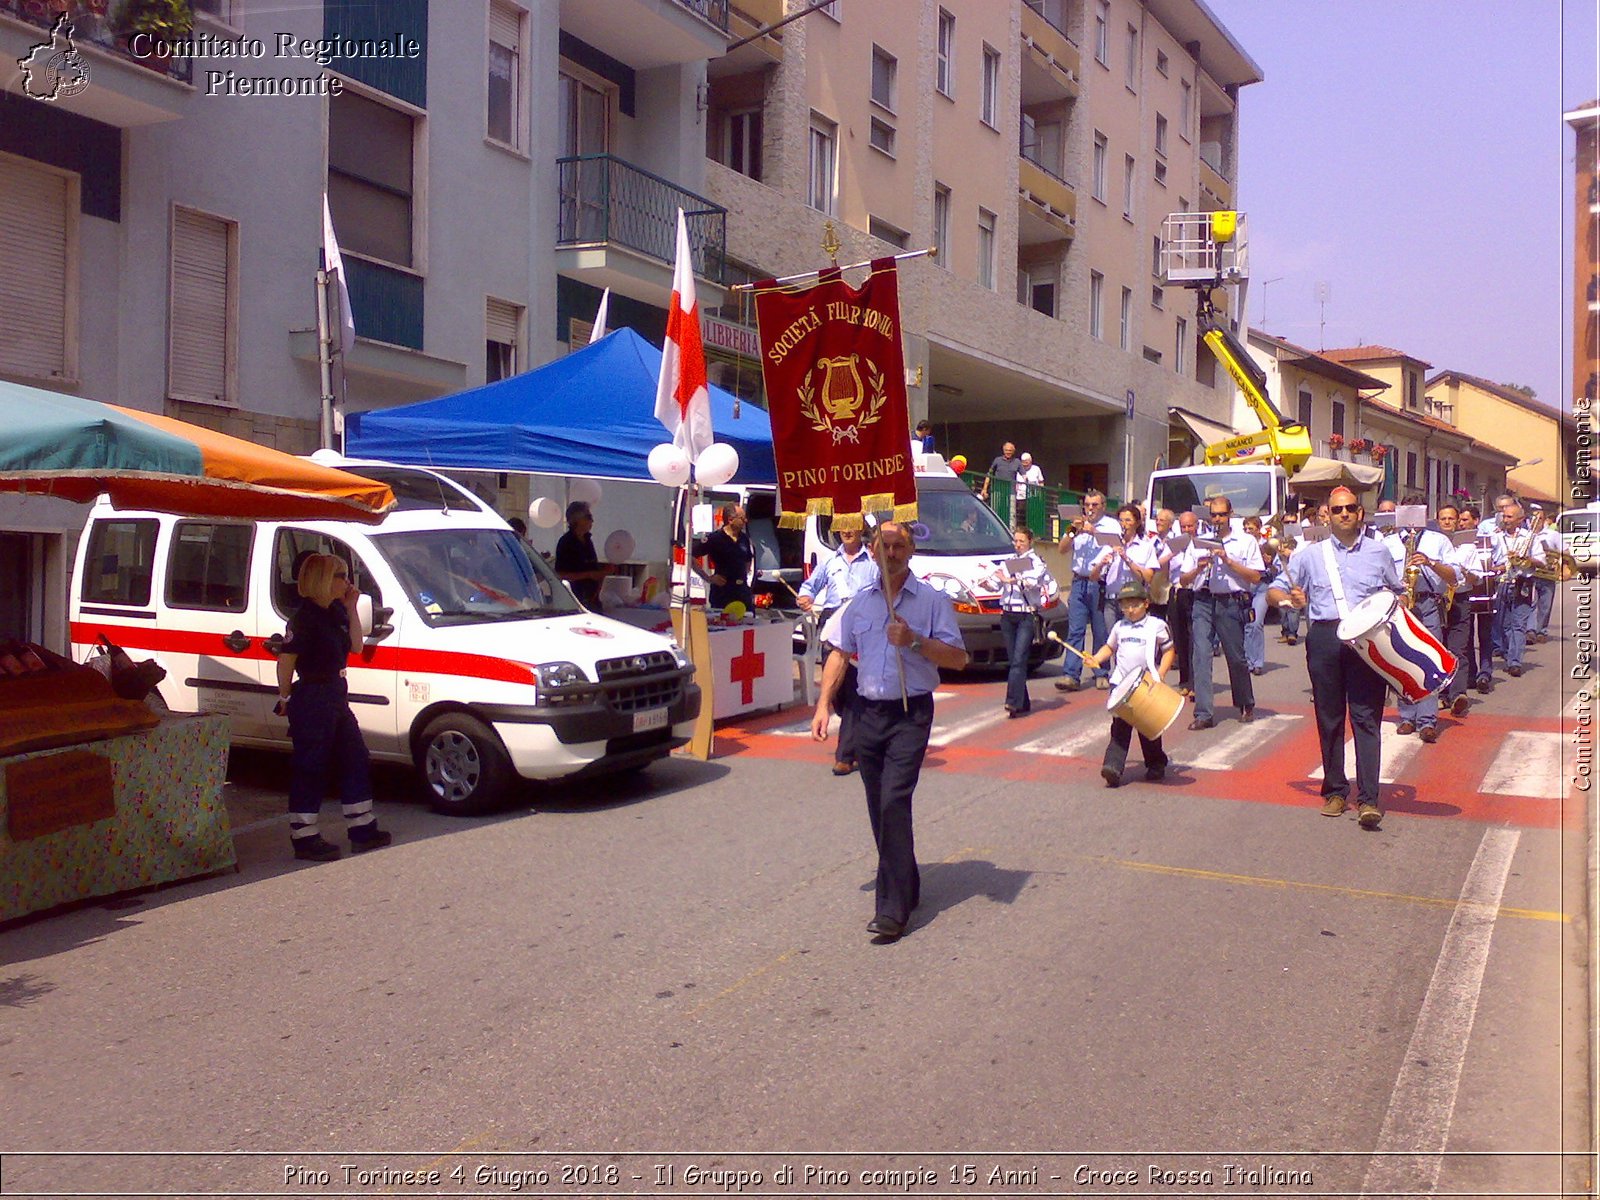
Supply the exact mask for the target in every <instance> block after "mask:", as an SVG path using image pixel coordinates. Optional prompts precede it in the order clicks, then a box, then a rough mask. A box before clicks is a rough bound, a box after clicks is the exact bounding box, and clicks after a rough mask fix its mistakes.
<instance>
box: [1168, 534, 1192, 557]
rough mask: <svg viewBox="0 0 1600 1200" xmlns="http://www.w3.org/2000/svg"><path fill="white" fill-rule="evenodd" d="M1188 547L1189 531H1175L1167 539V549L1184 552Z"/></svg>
mask: <svg viewBox="0 0 1600 1200" xmlns="http://www.w3.org/2000/svg"><path fill="white" fill-rule="evenodd" d="M1188 548H1189V535H1188V534H1187V533H1175V534H1173V535H1172V536H1171V537H1170V538H1168V539H1167V549H1168V550H1171V551H1172V552H1173V553H1174V554H1182V553H1183V552H1184V551H1185V550H1187V549H1188Z"/></svg>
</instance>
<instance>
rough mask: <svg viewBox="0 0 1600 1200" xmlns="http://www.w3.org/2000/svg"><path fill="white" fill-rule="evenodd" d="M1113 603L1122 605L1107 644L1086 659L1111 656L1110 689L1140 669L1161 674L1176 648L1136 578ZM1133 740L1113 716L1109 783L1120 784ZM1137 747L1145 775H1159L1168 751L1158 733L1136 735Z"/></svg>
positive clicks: (1097, 662) (1099, 662)
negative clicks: (1154, 615)
mask: <svg viewBox="0 0 1600 1200" xmlns="http://www.w3.org/2000/svg"><path fill="white" fill-rule="evenodd" d="M1117 606H1118V607H1119V608H1121V609H1122V620H1120V621H1118V622H1117V623H1116V624H1115V625H1113V626H1112V627H1111V634H1110V636H1109V637H1107V638H1106V644H1105V645H1104V646H1102V647H1100V649H1099V650H1097V651H1096V652H1095V653H1094V655H1093V656H1092V657H1091V658H1090V660H1089V662H1090V664H1091V665H1092V666H1096V667H1100V666H1104V665H1105V663H1106V662H1107V660H1109V659H1111V658H1112V657H1113V656H1115V658H1116V661H1115V663H1114V664H1113V665H1112V667H1111V692H1112V694H1113V695H1115V694H1116V691H1117V687H1118V685H1120V684H1122V683H1123V682H1125V681H1126V680H1128V679H1130V678H1133V677H1135V676H1138V675H1140V674H1142V673H1143V672H1144V671H1145V670H1149V671H1151V672H1153V673H1154V674H1155V676H1156V678H1157V679H1161V678H1163V677H1165V675H1166V674H1167V672H1168V671H1170V670H1172V666H1173V663H1175V662H1176V661H1177V658H1178V655H1177V651H1176V649H1175V648H1174V646H1173V644H1172V633H1171V631H1170V630H1168V628H1167V623H1166V622H1165V621H1163V620H1162V619H1161V618H1160V617H1153V616H1151V615H1150V594H1149V593H1148V592H1147V591H1146V590H1145V586H1144V584H1143V583H1141V582H1140V581H1139V580H1137V579H1130V580H1128V581H1127V582H1126V583H1124V584H1123V585H1122V587H1121V588H1120V589H1118V591H1117ZM1132 740H1133V726H1132V725H1130V724H1128V722H1126V721H1124V720H1123V719H1122V718H1121V717H1112V718H1111V741H1110V743H1109V744H1108V745H1107V746H1106V757H1105V765H1104V766H1102V767H1101V768H1100V774H1101V776H1102V777H1103V778H1104V779H1105V781H1106V786H1107V787H1118V786H1119V785H1120V784H1121V783H1122V768H1123V767H1124V766H1125V765H1127V762H1128V745H1129V743H1130V742H1131V741H1132ZM1139 749H1140V750H1142V751H1143V752H1144V777H1145V778H1146V779H1150V780H1157V779H1160V778H1161V777H1162V776H1163V775H1165V774H1166V771H1167V752H1166V751H1165V750H1163V749H1162V748H1161V739H1160V738H1158V737H1157V738H1147V737H1145V735H1144V734H1142V733H1141V734H1140V735H1139Z"/></svg>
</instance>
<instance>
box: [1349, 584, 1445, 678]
mask: <svg viewBox="0 0 1600 1200" xmlns="http://www.w3.org/2000/svg"><path fill="white" fill-rule="evenodd" d="M1338 632H1339V640H1340V641H1341V642H1343V643H1344V644H1345V645H1347V646H1349V647H1350V648H1351V649H1352V650H1354V651H1355V652H1356V653H1357V654H1359V655H1360V656H1361V661H1362V662H1364V663H1366V664H1367V665H1368V666H1369V667H1371V668H1372V669H1373V670H1374V671H1376V672H1377V673H1378V674H1379V675H1380V676H1381V677H1382V678H1383V681H1384V682H1385V683H1387V684H1388V685H1389V686H1390V687H1392V688H1393V689H1394V690H1395V691H1396V692H1398V693H1400V695H1401V696H1402V697H1403V698H1404V699H1406V700H1411V701H1417V700H1421V699H1423V698H1424V697H1425V696H1429V695H1431V694H1432V693H1434V692H1436V691H1438V690H1439V689H1440V688H1442V687H1443V686H1444V685H1445V684H1446V683H1448V682H1449V681H1450V676H1451V674H1452V673H1453V672H1454V671H1455V669H1456V656H1455V655H1454V654H1451V653H1450V651H1449V650H1447V649H1445V647H1444V645H1443V644H1442V643H1441V642H1440V641H1439V639H1438V638H1436V637H1434V636H1433V634H1432V633H1430V632H1429V631H1428V627H1427V626H1425V625H1424V624H1423V623H1422V622H1421V621H1419V620H1417V618H1416V617H1414V616H1412V614H1411V613H1410V612H1408V611H1407V610H1406V608H1405V606H1404V605H1403V604H1401V603H1400V597H1398V596H1396V595H1393V594H1392V593H1389V592H1379V593H1377V594H1376V595H1374V596H1368V597H1367V598H1366V599H1365V600H1363V601H1362V602H1361V603H1360V604H1358V605H1356V606H1355V607H1354V608H1352V609H1351V610H1350V612H1349V615H1347V616H1346V617H1345V618H1344V619H1343V620H1341V621H1340V622H1339V631H1338Z"/></svg>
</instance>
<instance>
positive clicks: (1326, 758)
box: [1306, 621, 1386, 804]
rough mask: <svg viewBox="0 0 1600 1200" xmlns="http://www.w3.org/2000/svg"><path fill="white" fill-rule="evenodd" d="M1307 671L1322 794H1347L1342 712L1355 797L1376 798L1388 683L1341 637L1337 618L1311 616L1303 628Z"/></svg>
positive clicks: (1363, 800) (1358, 800)
mask: <svg viewBox="0 0 1600 1200" xmlns="http://www.w3.org/2000/svg"><path fill="white" fill-rule="evenodd" d="M1306 671H1307V672H1308V673H1309V674H1310V676H1311V703H1312V707H1313V708H1314V709H1315V710H1316V716H1317V740H1318V741H1319V742H1321V744H1322V794H1323V796H1324V797H1327V796H1349V794H1350V781H1349V779H1348V778H1347V777H1346V775H1345V770H1344V727H1345V713H1346V711H1348V712H1349V714H1350V727H1351V729H1352V730H1354V732H1355V740H1356V803H1357V804H1376V803H1377V802H1378V774H1379V769H1380V758H1381V755H1382V750H1383V746H1382V742H1381V741H1380V734H1379V722H1380V721H1381V720H1382V719H1383V702H1384V697H1385V694H1386V688H1385V686H1384V682H1383V680H1382V679H1381V678H1380V677H1379V675H1378V673H1377V672H1376V671H1374V670H1373V669H1372V668H1371V667H1369V666H1367V665H1366V663H1364V662H1362V661H1361V656H1360V655H1358V654H1357V653H1356V652H1355V651H1354V650H1352V649H1350V647H1348V646H1346V645H1345V644H1344V643H1343V642H1341V641H1340V640H1339V622H1337V621H1312V622H1311V623H1310V629H1309V630H1307V632H1306Z"/></svg>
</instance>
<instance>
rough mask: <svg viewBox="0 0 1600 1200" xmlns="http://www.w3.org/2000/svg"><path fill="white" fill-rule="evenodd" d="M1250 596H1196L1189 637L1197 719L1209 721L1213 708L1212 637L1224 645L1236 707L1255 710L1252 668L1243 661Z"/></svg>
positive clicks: (1229, 594) (1214, 593) (1224, 593)
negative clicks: (1246, 613)
mask: <svg viewBox="0 0 1600 1200" xmlns="http://www.w3.org/2000/svg"><path fill="white" fill-rule="evenodd" d="M1249 602H1250V597H1249V595H1248V594H1247V593H1245V592H1222V593H1218V592H1202V591H1196V592H1195V594H1194V624H1193V628H1192V632H1191V635H1190V642H1191V645H1190V649H1189V657H1190V670H1191V671H1192V672H1193V678H1194V715H1195V719H1196V720H1197V721H1198V720H1207V719H1210V718H1211V717H1212V716H1213V715H1215V714H1214V712H1213V709H1212V691H1213V688H1212V682H1211V636H1212V634H1213V633H1215V634H1216V636H1217V639H1218V640H1219V641H1220V642H1221V643H1222V656H1223V657H1224V658H1225V659H1227V662H1228V686H1229V688H1231V689H1232V692H1233V704H1234V707H1235V708H1238V709H1240V710H1243V709H1246V708H1254V707H1255V703H1256V693H1255V689H1254V688H1253V687H1251V685H1250V667H1249V665H1248V664H1246V662H1245V661H1244V614H1245V612H1246V611H1248V609H1249Z"/></svg>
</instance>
